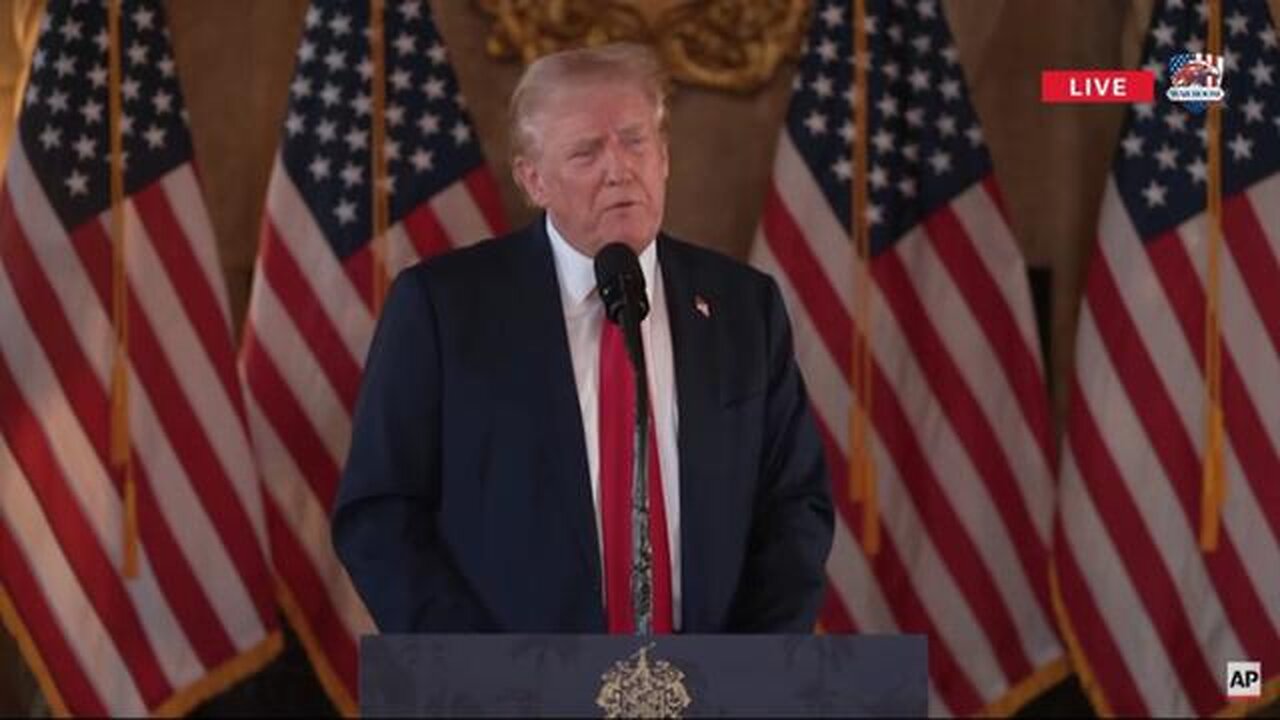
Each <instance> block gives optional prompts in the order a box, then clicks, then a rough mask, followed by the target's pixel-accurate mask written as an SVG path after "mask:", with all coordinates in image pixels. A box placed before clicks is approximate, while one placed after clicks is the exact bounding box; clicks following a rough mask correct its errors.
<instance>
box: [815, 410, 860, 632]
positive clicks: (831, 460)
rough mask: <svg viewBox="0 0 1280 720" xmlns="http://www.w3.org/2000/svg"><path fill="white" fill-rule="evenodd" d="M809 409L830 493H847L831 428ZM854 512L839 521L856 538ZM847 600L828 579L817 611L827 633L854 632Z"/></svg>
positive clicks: (844, 470) (845, 467)
mask: <svg viewBox="0 0 1280 720" xmlns="http://www.w3.org/2000/svg"><path fill="white" fill-rule="evenodd" d="M811 412H812V413H813V418H814V421H815V424H816V425H817V426H818V434H819V435H820V436H821V437H822V447H823V450H824V451H825V452H826V456H827V471H828V473H829V474H830V476H831V494H832V496H833V497H838V496H842V495H847V494H848V489H847V487H848V486H847V483H846V482H844V478H847V477H848V476H849V475H848V472H849V468H848V464H847V463H846V462H845V459H844V455H843V454H841V452H840V449H839V446H838V445H837V444H836V442H835V439H834V438H833V437H832V436H831V430H830V428H828V427H827V421H826V419H825V418H823V417H822V415H821V414H820V413H818V412H817V409H816V408H811ZM854 515H855V516H857V517H849V516H848V515H845V514H844V513H841V518H840V519H839V522H842V523H844V525H845V527H847V528H848V529H849V534H850V535H852V536H853V537H855V538H856V537H859V535H858V533H859V532H860V521H859V519H860V517H861V514H860V513H856V512H855V513H854ZM849 602H851V600H847V599H845V598H843V597H841V596H840V593H839V592H837V591H836V588H835V587H834V586H833V585H832V584H831V581H830V580H828V581H827V590H826V596H825V598H824V599H823V603H822V610H821V613H820V617H821V619H822V624H823V625H824V626H825V627H826V630H827V631H828V632H837V633H838V632H857V631H858V624H857V622H856V621H855V620H854V617H853V614H852V612H851V611H850V609H849V606H848V604H847V603H849Z"/></svg>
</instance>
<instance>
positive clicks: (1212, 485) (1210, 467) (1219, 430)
mask: <svg viewBox="0 0 1280 720" xmlns="http://www.w3.org/2000/svg"><path fill="white" fill-rule="evenodd" d="M1209 52H1210V53H1213V54H1214V55H1221V54H1222V3H1221V0H1211V1H1210V3H1209ZM1208 112H1209V116H1208V118H1207V122H1208V136H1209V148H1208V150H1209V176H1208V182H1207V183H1206V185H1207V186H1208V187H1207V193H1208V196H1207V198H1206V204H1207V215H1208V223H1209V236H1208V247H1207V248H1206V250H1207V252H1208V263H1207V267H1206V270H1205V275H1206V277H1205V318H1204V334H1205V338H1204V377H1205V411H1204V413H1205V414H1204V418H1205V428H1204V469H1203V475H1202V481H1201V485H1202V486H1201V492H1200V549H1201V550H1202V551H1203V552H1206V553H1209V552H1213V551H1214V550H1217V549H1218V534H1219V525H1220V517H1221V514H1222V504H1223V502H1225V501H1226V496H1227V487H1226V484H1227V479H1226V476H1225V473H1224V472H1223V452H1224V448H1223V444H1224V438H1223V417H1222V332H1221V325H1220V322H1221V311H1222V308H1221V295H1222V293H1221V277H1220V273H1219V267H1218V266H1219V262H1220V260H1219V257H1220V255H1221V252H1222V144H1221V129H1222V106H1221V105H1219V104H1216V103H1215V104H1213V105H1210V106H1209V111H1208Z"/></svg>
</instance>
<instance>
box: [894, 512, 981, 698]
mask: <svg viewBox="0 0 1280 720" xmlns="http://www.w3.org/2000/svg"><path fill="white" fill-rule="evenodd" d="M871 566H872V568H873V569H874V572H875V576H876V579H877V580H879V581H880V587H881V589H882V591H883V592H884V593H885V595H886V596H887V597H890V598H892V599H893V600H892V602H891V603H890V604H889V608H890V610H891V611H892V612H893V616H894V620H896V621H897V623H898V627H899V628H901V629H902V632H908V633H912V632H915V633H924V634H925V635H926V636H928V638H929V679H930V681H931V682H932V683H933V684H934V686H935V687H936V688H937V692H938V694H939V695H941V696H942V699H943V701H944V702H945V703H946V704H947V707H948V708H950V709H951V711H952V712H953V713H955V714H956V715H971V714H973V713H976V712H978V711H980V710H982V708H983V707H984V706H985V703H984V702H983V701H982V696H981V695H979V694H978V690H977V688H975V687H974V686H973V684H972V683H971V682H970V680H969V676H968V675H967V674H966V673H965V672H964V670H963V669H962V668H961V665H960V663H958V662H957V661H956V658H955V656H954V655H953V654H952V651H951V648H950V647H948V646H947V644H946V643H945V642H943V641H942V636H941V635H939V634H938V629H937V628H936V627H934V624H933V620H932V619H931V618H930V617H929V612H928V610H926V609H925V607H924V605H923V604H922V603H921V602H920V600H919V598H917V597H916V594H915V591H914V589H913V588H912V585H911V578H910V577H908V576H907V570H906V565H905V564H904V563H903V561H902V557H901V556H900V555H899V554H898V550H897V546H896V545H895V544H894V542H893V538H892V537H891V536H890V534H889V533H882V534H881V536H880V552H879V553H876V556H875V557H874V558H872V560H871ZM944 602H952V600H950V599H946V600H944Z"/></svg>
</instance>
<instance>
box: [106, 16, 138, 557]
mask: <svg viewBox="0 0 1280 720" xmlns="http://www.w3.org/2000/svg"><path fill="white" fill-rule="evenodd" d="M107 32H108V36H109V37H108V40H109V43H108V45H107V63H108V83H107V113H108V116H109V117H108V123H109V129H110V133H111V137H110V142H111V321H112V324H113V326H114V327H115V354H114V357H113V358H112V365H111V467H112V469H113V470H116V471H119V472H121V473H122V474H123V477H124V518H123V526H124V543H123V549H124V563H123V568H122V572H123V574H124V576H125V577H126V578H134V577H137V576H138V487H137V482H136V480H135V478H134V475H133V452H132V447H131V446H132V439H131V438H130V433H129V278H128V274H127V272H126V270H125V217H124V138H123V136H122V134H121V127H120V116H121V107H120V104H121V99H120V82H121V78H120V73H121V70H120V0H110V2H109V3H108V5H107Z"/></svg>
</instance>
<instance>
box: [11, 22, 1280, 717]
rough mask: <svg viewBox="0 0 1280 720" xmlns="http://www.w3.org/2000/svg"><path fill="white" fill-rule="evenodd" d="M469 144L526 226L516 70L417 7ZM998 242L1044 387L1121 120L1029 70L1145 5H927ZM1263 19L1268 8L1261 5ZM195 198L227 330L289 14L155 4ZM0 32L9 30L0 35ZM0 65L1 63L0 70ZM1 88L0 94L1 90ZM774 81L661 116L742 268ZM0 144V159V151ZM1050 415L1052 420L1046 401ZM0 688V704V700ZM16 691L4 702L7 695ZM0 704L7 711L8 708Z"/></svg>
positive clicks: (702, 209) (1069, 313) (1115, 45)
mask: <svg viewBox="0 0 1280 720" xmlns="http://www.w3.org/2000/svg"><path fill="white" fill-rule="evenodd" d="M32 2H38V0H0V132H5V136H7V128H9V127H11V125H10V124H6V123H8V121H9V120H10V119H11V118H9V117H4V116H7V114H8V113H7V109H8V108H11V107H13V105H12V102H13V99H12V97H11V93H12V88H11V87H6V85H5V77H11V76H12V72H10V74H9V75H8V76H6V75H5V71H4V69H5V68H10V69H11V68H12V67H13V64H14V62H15V56H16V52H15V51H14V50H13V44H12V41H11V37H12V29H13V28H12V19H11V18H12V16H13V15H16V14H20V13H17V12H15V11H16V10H17V9H18V8H17V7H16V6H17V4H19V3H22V4H30V3H32ZM431 4H432V6H433V7H434V9H435V11H436V17H437V19H438V21H439V25H440V28H441V32H442V33H443V35H444V38H445V41H446V43H447V45H448V46H449V49H450V52H451V54H452V57H453V62H454V65H455V68H456V69H457V72H458V75H459V79H460V82H461V84H462V89H463V92H464V94H465V95H466V97H467V99H468V102H469V105H470V107H471V108H472V110H473V115H474V119H475V121H476V124H477V126H478V130H479V135H480V139H481V141H482V144H483V146H484V148H485V150H486V152H487V154H488V156H489V158H490V159H491V161H492V162H493V164H494V167H495V171H496V174H497V175H498V176H499V179H500V181H501V182H502V191H503V201H504V204H505V206H506V208H507V211H508V216H509V217H510V218H512V220H513V221H514V222H521V221H523V220H526V219H528V218H529V217H530V216H531V212H530V211H529V209H528V208H526V207H524V206H523V205H522V204H521V202H520V200H519V198H518V196H517V194H516V191H515V189H514V187H513V186H512V184H511V182H510V180H509V176H508V171H507V169H506V166H505V163H504V158H505V157H506V143H505V140H504V138H503V136H502V132H503V130H502V116H503V104H504V102H505V98H506V95H507V93H508V92H509V91H510V89H511V87H512V85H513V84H514V82H515V78H516V75H517V74H518V72H519V70H518V68H516V67H514V66H510V65H503V64H497V63H495V62H492V61H490V60H489V59H488V58H487V57H486V56H485V54H484V43H485V37H486V30H487V22H486V20H485V18H484V17H482V16H481V15H480V14H479V13H478V12H477V11H475V10H474V9H473V6H472V3H471V2H468V1H465V0H433V2H432V3H431ZM943 4H944V6H945V7H946V8H947V11H948V16H949V18H950V20H951V24H952V27H953V30H954V33H955V35H956V42H957V45H958V47H959V49H960V54H961V60H962V62H963V64H964V66H965V70H966V74H967V77H968V79H969V83H970V90H971V93H972V97H973V101H974V104H975V106H976V108H977V111H978V115H979V116H980V118H981V120H982V122H983V124H984V128H985V134H986V137H987V139H988V143H989V145H990V147H991V152H992V155H993V158H994V161H995V167H996V174H997V176H998V178H999V180H1000V181H1001V183H1002V185H1003V187H1004V194H1005V197H1006V200H1007V204H1008V208H1009V211H1010V214H1011V216H1012V217H1011V220H1012V224H1013V228H1014V230H1015V233H1016V234H1017V236H1018V238H1019V240H1020V242H1021V243H1022V244H1023V247H1024V249H1025V251H1026V254H1027V257H1028V259H1029V260H1030V261H1031V262H1033V263H1037V264H1043V265H1048V266H1050V267H1052V268H1053V271H1054V282H1055V287H1054V296H1053V344H1054V357H1053V365H1054V371H1055V372H1054V375H1055V377H1057V378H1061V377H1062V374H1063V373H1064V372H1065V371H1066V369H1067V363H1068V362H1069V360H1070V357H1071V346H1072V339H1073V337H1074V332H1075V318H1076V308H1077V305H1078V301H1079V292H1080V282H1081V275H1082V269H1083V267H1084V263H1085V262H1086V261H1087V259H1088V255H1089V253H1090V251H1091V248H1092V244H1093V233H1094V226H1095V223H1096V218H1097V206H1098V201H1099V196H1100V193H1101V188H1102V184H1103V181H1104V178H1105V176H1106V172H1107V166H1108V163H1109V160H1110V156H1111V152H1112V148H1113V147H1114V144H1115V142H1116V136H1117V133H1118V131H1119V126H1120V123H1121V121H1122V119H1123V108H1121V107H1108V106H1092V107H1090V106H1080V107H1067V106H1053V107H1049V106H1044V105H1041V104H1040V103H1039V102H1038V97H1039V89H1038V88H1039V72H1040V70H1042V69H1046V68H1068V67H1117V66H1121V65H1128V66H1132V65H1134V64H1136V62H1137V55H1138V53H1139V52H1140V44H1141V35H1142V32H1143V28H1145V26H1146V21H1147V17H1148V15H1149V13H1150V7H1151V4H1152V0H1132V1H1131V2H1129V1H1125V0H944V3H943ZM1271 5H1272V10H1273V13H1274V12H1275V11H1276V10H1280V0H1271ZM166 6H167V7H168V9H169V17H170V23H171V27H172V34H173V41H174V46H175V53H176V56H177V63H178V70H179V74H180V77H181V80H182V84H183V88H184V90H185V93H186V99H187V105H188V109H189V113H190V118H191V130H192V134H193V136H194V140H195V147H196V153H197V158H198V161H199V166H200V173H201V177H202V179H203V181H204V188H205V196H206V199H207V201H208V204H209V210H210V215H211V217H212V220H213V224H214V229H215V231H216V233H217V236H218V239H219V252H220V254H221V258H222V263H223V267H224V269H225V270H226V276H227V282H228V286H229V288H230V291H231V297H232V305H233V312H234V315H235V318H236V322H237V325H238V324H239V323H240V322H241V320H242V317H243V312H244V308H245V303H246V301H247V295H248V289H249V284H250V279H251V273H252V269H253V259H254V253H255V251H256V246H257V237H258V218H259V215H260V213H261V209H262V200H263V195H264V191H265V188H266V183H267V178H268V175H269V173H270V170H271V163H272V159H273V152H274V148H275V145H276V142H277V138H278V135H279V128H280V122H281V119H282V117H283V114H284V109H285V103H286V101H287V85H288V83H289V80H290V75H291V73H292V69H293V68H292V65H293V55H294V52H295V48H296V45H297V41H298V35H299V32H300V29H301V20H302V14H303V12H304V10H305V8H306V1H305V0H215V1H209V0H167V1H166ZM6 23H8V24H6ZM6 53H8V54H7V55H6ZM11 85H12V81H10V86H11ZM789 85H790V68H789V67H787V68H784V69H783V71H782V72H781V73H780V74H779V76H778V77H776V78H775V79H774V81H773V82H772V83H771V84H770V85H769V86H768V87H767V88H765V89H764V90H763V91H762V92H759V93H757V94H754V95H751V96H733V95H727V94H722V93H716V92H711V91H704V90H698V89H691V88H682V89H680V90H679V91H678V94H677V95H676V97H675V98H674V102H673V108H672V124H671V127H672V158H673V161H672V176H671V185H670V199H669V201H668V208H669V209H668V222H667V227H668V229H669V230H671V231H672V232H674V233H676V234H678V235H681V236H684V237H686V238H688V239H690V240H693V241H696V242H700V243H704V244H707V245H711V246H713V247H716V248H719V249H721V250H724V251H725V252H728V253H731V254H733V255H737V256H739V257H744V256H745V254H746V252H747V249H748V247H749V244H750V242H751V237H752V234H753V232H754V229H755V224H756V222H757V220H758V216H759V210H760V206H761V198H762V196H763V193H764V189H765V185H766V181H767V179H768V174H769V167H770V164H771V161H772V155H773V148H774V144H775V141H776V138H777V133H778V126H779V123H780V121H781V117H782V114H783V112H784V111H785V105H786V101H787V95H788V89H789ZM2 145H3V143H0V146H2ZM1056 385H1057V387H1058V388H1059V393H1058V397H1056V398H1055V408H1056V409H1057V410H1058V412H1059V413H1061V411H1062V409H1063V407H1064V399H1065V398H1064V397H1063V396H1062V393H1061V388H1062V385H1063V383H1061V382H1057V383H1056ZM13 664H14V659H13V655H12V650H11V648H9V649H8V650H4V649H0V713H2V712H4V711H6V710H12V709H14V708H15V707H18V708H21V707H22V706H21V705H19V706H14V705H12V704H10V705H8V706H7V707H6V698H5V693H6V691H8V692H9V693H10V695H11V696H12V695H13V694H15V693H16V694H18V695H22V694H24V693H29V692H30V686H29V684H26V683H25V682H24V683H19V682H18V681H15V680H10V679H9V677H10V676H11V675H13V674H14V671H13ZM6 685H7V686H8V687H6ZM15 688H16V689H15ZM8 702H10V703H12V702H13V701H12V699H10V700H8Z"/></svg>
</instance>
